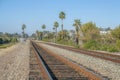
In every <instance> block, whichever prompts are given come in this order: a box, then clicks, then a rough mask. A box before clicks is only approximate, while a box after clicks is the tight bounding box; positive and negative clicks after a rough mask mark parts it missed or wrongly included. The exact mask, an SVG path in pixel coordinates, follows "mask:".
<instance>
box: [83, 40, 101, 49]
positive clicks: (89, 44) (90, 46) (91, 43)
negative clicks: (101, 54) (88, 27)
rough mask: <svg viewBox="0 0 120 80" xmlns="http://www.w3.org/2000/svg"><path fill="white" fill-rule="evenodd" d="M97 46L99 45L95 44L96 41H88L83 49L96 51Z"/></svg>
mask: <svg viewBox="0 0 120 80" xmlns="http://www.w3.org/2000/svg"><path fill="white" fill-rule="evenodd" d="M98 45H99V44H98V43H97V41H94V40H90V41H88V42H86V43H85V44H84V45H83V47H84V48H85V49H92V50H97V49H98Z"/></svg>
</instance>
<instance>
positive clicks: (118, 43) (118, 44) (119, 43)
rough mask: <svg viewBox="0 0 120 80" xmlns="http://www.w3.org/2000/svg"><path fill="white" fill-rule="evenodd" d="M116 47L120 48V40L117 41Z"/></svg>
mask: <svg viewBox="0 0 120 80" xmlns="http://www.w3.org/2000/svg"><path fill="white" fill-rule="evenodd" d="M116 47H117V48H118V49H119V50H120V40H117V41H116Z"/></svg>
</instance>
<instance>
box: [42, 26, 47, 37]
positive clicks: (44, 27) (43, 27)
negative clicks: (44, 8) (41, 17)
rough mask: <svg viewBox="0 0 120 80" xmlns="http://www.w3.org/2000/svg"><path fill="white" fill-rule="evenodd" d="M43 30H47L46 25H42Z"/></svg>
mask: <svg viewBox="0 0 120 80" xmlns="http://www.w3.org/2000/svg"><path fill="white" fill-rule="evenodd" d="M42 29H46V25H45V24H43V25H42ZM44 32H45V31H43V35H45V34H44Z"/></svg>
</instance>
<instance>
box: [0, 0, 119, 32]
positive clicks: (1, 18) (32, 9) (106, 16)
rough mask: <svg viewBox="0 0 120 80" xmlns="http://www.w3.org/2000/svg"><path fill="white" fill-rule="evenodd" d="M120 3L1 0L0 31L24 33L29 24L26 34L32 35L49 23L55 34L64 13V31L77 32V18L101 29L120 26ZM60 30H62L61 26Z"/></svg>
mask: <svg viewBox="0 0 120 80" xmlns="http://www.w3.org/2000/svg"><path fill="white" fill-rule="evenodd" d="M119 4H120V0H0V32H9V33H15V32H17V33H21V31H22V30H21V26H22V24H23V23H24V24H26V26H27V28H26V30H25V31H26V33H28V34H32V33H33V32H35V31H36V30H40V31H42V29H41V25H42V24H46V27H47V28H46V30H50V31H52V28H53V23H54V22H55V21H58V22H59V23H61V20H60V19H59V18H58V16H59V13H60V12H61V11H64V12H65V13H66V19H65V20H64V29H67V30H71V29H74V27H73V26H72V24H73V22H74V19H80V20H81V22H82V24H84V23H86V22H89V21H93V22H95V23H96V25H97V26H99V27H103V28H106V27H111V28H115V27H116V26H118V25H119V24H120V5H119ZM58 30H61V27H60V26H59V28H58Z"/></svg>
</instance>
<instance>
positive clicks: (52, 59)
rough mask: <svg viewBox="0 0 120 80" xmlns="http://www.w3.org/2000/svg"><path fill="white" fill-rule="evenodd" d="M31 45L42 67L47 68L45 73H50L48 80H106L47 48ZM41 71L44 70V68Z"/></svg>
mask: <svg viewBox="0 0 120 80" xmlns="http://www.w3.org/2000/svg"><path fill="white" fill-rule="evenodd" d="M31 43H32V45H33V47H34V51H36V54H38V55H39V57H40V59H41V60H42V63H43V64H42V65H43V66H45V68H44V69H46V70H45V71H46V72H48V75H49V76H50V79H48V80H105V79H103V78H102V77H101V76H98V75H96V74H94V73H92V72H90V71H88V70H86V69H85V68H83V67H82V68H81V67H80V66H78V65H77V64H75V63H73V62H70V61H68V60H66V59H65V58H63V57H61V56H58V55H57V54H54V53H53V52H51V51H49V50H48V49H46V48H45V47H42V46H40V45H37V44H36V43H34V42H31ZM38 55H37V57H38ZM41 69H42V70H43V68H41ZM45 80H47V79H45Z"/></svg>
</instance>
